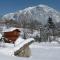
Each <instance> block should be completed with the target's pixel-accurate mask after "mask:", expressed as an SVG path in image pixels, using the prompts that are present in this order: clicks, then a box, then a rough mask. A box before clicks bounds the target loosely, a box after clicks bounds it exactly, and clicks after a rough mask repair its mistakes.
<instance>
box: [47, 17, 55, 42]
mask: <svg viewBox="0 0 60 60" xmlns="http://www.w3.org/2000/svg"><path fill="white" fill-rule="evenodd" d="M55 28H56V26H55V24H54V22H53V21H52V18H51V17H49V18H48V31H49V32H48V36H51V35H52V36H55ZM53 40H55V37H54V38H53ZM49 41H50V38H49Z"/></svg>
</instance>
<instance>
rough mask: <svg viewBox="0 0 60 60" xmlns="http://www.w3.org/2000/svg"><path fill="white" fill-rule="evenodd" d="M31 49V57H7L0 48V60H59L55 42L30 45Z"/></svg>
mask: <svg viewBox="0 0 60 60" xmlns="http://www.w3.org/2000/svg"><path fill="white" fill-rule="evenodd" d="M30 48H31V53H32V55H31V57H29V58H26V57H25V58H23V57H15V56H9V55H8V54H4V53H7V51H6V52H3V53H2V52H1V51H2V50H6V49H3V48H0V60H60V44H58V43H56V42H52V43H49V42H46V43H45V42H42V43H33V44H31V45H30Z"/></svg>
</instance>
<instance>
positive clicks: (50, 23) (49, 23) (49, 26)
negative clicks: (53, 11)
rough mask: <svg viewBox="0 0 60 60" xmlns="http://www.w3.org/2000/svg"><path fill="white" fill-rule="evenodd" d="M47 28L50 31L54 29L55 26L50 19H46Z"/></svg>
mask: <svg viewBox="0 0 60 60" xmlns="http://www.w3.org/2000/svg"><path fill="white" fill-rule="evenodd" d="M48 28H50V29H54V28H55V24H54V22H53V21H52V18H51V17H49V18H48Z"/></svg>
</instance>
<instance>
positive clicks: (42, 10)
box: [2, 4, 60, 24]
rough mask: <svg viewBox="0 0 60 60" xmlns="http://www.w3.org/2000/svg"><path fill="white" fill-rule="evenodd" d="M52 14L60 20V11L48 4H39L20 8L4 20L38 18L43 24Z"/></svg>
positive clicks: (5, 16)
mask: <svg viewBox="0 0 60 60" xmlns="http://www.w3.org/2000/svg"><path fill="white" fill-rule="evenodd" d="M49 16H51V17H52V19H53V21H54V22H60V12H58V11H56V10H55V9H53V8H51V7H48V6H46V5H42V4H41V5H38V6H33V7H28V8H25V9H23V10H19V11H17V12H15V13H8V14H6V15H4V16H3V17H2V19H3V20H5V19H7V20H10V19H13V20H17V21H20V20H37V21H39V22H42V23H43V24H46V23H47V20H48V17H49Z"/></svg>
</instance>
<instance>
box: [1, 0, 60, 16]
mask: <svg viewBox="0 0 60 60" xmlns="http://www.w3.org/2000/svg"><path fill="white" fill-rule="evenodd" d="M39 4H44V5H48V6H50V7H52V8H54V9H56V10H57V11H60V0H0V15H4V14H7V13H11V12H15V11H18V10H22V9H24V8H27V7H30V6H36V5H39Z"/></svg>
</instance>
